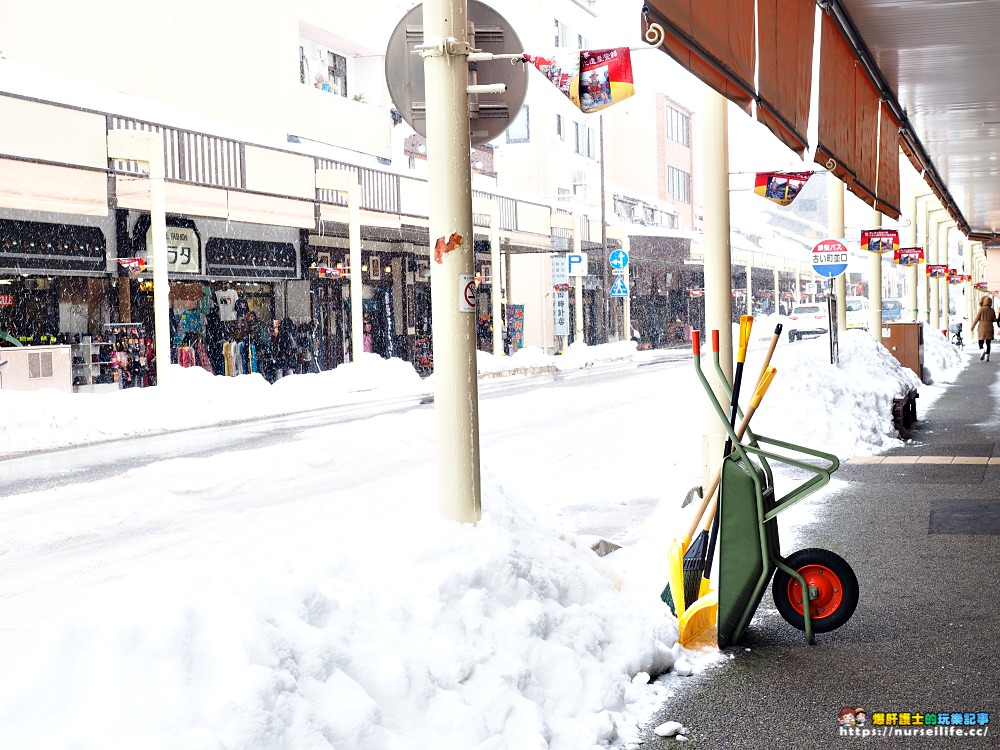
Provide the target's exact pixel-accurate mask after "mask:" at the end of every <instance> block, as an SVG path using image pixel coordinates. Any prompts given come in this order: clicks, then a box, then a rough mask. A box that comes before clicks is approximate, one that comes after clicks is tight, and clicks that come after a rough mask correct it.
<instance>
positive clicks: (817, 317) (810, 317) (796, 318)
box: [786, 302, 830, 341]
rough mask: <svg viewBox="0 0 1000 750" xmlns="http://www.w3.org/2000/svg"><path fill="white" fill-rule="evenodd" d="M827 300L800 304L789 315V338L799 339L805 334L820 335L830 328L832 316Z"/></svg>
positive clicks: (791, 339)
mask: <svg viewBox="0 0 1000 750" xmlns="http://www.w3.org/2000/svg"><path fill="white" fill-rule="evenodd" d="M826 310H827V307H826V302H816V303H814V304H809V305H798V306H796V307H795V308H793V309H792V312H791V314H790V315H789V316H788V324H787V326H786V327H787V330H788V340H789V341H797V340H798V339H800V338H802V337H803V336H818V335H820V334H821V333H826V332H827V331H828V330H830V316H829V314H827V311H826Z"/></svg>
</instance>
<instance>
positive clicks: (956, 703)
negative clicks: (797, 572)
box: [643, 352, 1000, 750]
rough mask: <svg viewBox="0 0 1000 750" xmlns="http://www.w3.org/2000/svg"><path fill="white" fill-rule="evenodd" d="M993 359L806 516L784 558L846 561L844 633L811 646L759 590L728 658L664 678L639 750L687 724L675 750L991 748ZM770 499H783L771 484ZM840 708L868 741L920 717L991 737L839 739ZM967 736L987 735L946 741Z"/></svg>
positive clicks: (999, 426) (996, 370) (852, 463)
mask: <svg viewBox="0 0 1000 750" xmlns="http://www.w3.org/2000/svg"><path fill="white" fill-rule="evenodd" d="M995 354H996V356H994V357H993V359H994V361H993V362H988V363H987V362H980V361H979V359H978V357H976V358H975V359H974V360H973V361H972V362H970V363H969V366H968V368H967V369H966V370H965V371H964V372H962V373H961V374H960V376H959V377H958V379H957V382H956V383H955V384H954V385H953V386H951V387H949V388H948V389H947V391H946V392H945V393H944V394H942V395H941V396H940V397H939V399H938V400H937V402H936V403H935V404H934V406H933V407H932V408H931V409H930V410H929V412H928V413H926V414H925V413H923V412H922V410H921V408H920V401H919V399H918V401H917V418H918V423H917V424H916V426H915V428H914V432H913V435H912V441H911V443H910V444H908V445H906V447H902V448H898V449H895V450H893V451H891V452H889V453H888V454H886V455H885V456H882V457H876V459H874V460H861V459H854V460H848V461H846V462H844V463H843V464H842V465H841V468H840V470H839V471H838V472H837V473H836V474H835V475H834V478H835V480H839V482H838V483H837V484H836V486H834V487H832V488H831V489H830V490H829V491H828V493H827V494H826V495H825V496H824V497H823V499H821V500H820V499H816V500H815V501H814V500H813V498H807V499H806V500H804V501H803V504H805V503H810V504H812V505H813V506H814V507H815V508H816V510H817V512H816V521H815V522H814V523H812V524H810V525H808V526H806V527H804V528H802V529H801V530H800V531H799V532H798V536H799V538H800V539H801V540H802V542H803V543H801V544H797V545H794V546H791V545H789V544H787V543H786V544H784V546H783V552H784V553H785V554H788V553H790V552H792V551H794V550H795V549H798V548H800V547H825V548H827V549H831V550H833V551H835V552H837V553H838V554H840V555H842V556H843V557H844V558H845V559H846V560H847V561H848V562H849V563H850V564H851V565H852V567H853V568H854V571H855V573H856V574H857V577H858V581H859V585H860V591H861V599H860V602H859V604H858V608H857V611H856V612H855V614H854V616H853V618H852V619H851V620H850V621H849V622H848V623H847V624H846V625H844V626H843V627H842V628H840V629H839V630H836V631H833V632H831V633H825V634H822V633H821V634H819V635H817V637H816V640H817V644H816V645H815V646H809V645H807V644H806V642H805V637H804V634H803V633H802V632H801V631H798V630H795V629H793V628H792V627H791V626H790V625H788V624H787V623H785V621H784V620H783V619H781V617H780V615H778V613H777V611H776V610H775V609H774V605H773V603H772V600H771V595H770V587H769V590H768V593H767V594H766V595H765V597H764V599H763V601H762V602H761V604H760V607H759V608H758V610H757V614H756V616H755V618H754V620H753V621H752V622H751V624H750V627H749V628H748V630H747V633H746V635H745V636H744V638H743V641H742V642H741V643H740V644H738V645H737V646H734V647H731V648H729V649H727V650H726V655H727V656H730V657H732V658H731V659H724V660H721V661H720V663H719V664H718V665H717V666H713V667H712V668H710V669H708V670H706V671H705V672H703V673H700V674H698V675H696V676H694V677H690V678H687V679H680V678H672V682H671V684H672V685H673V686H676V695H675V696H674V697H673V698H671V699H669V700H668V701H667V702H666V704H665V705H664V706H663V708H662V710H661V711H660V713H659V714H658V715H657V716H656V717H654V719H653V721H652V722H651V723H650V725H649V726H648V728H647V737H646V739H645V741H644V743H643V748H644V749H646V750H650V749H653V748H668V747H670V748H674V747H677V745H676V744H675V743H676V740H674V739H665V738H660V737H657V736H655V735H654V734H653V731H652V730H653V728H654V727H656V726H657V725H659V724H661V723H663V722H664V721H668V720H673V721H679V722H681V723H682V724H684V726H685V727H686V728H687V730H688V734H687V737H688V739H689V740H690V741H689V742H688V743H686V744H685V745H683V746H684V747H692V748H694V747H703V748H760V747H765V748H773V749H774V750H779V749H780V750H795V749H798V748H801V749H802V750H815V749H816V748H830V747H841V746H844V747H847V746H850V745H851V744H852V743H857V744H855V745H853V746H855V747H865V748H911V747H923V748H939V747H951V746H962V747H969V748H974V747H979V748H987V747H990V748H992V747H1000V706H998V704H1000V695H998V688H1000V671H998V667H1000V658H998V648H997V646H998V635H997V633H998V628H1000V596H998V592H997V586H996V582H997V579H998V577H1000V448H998V438H1000V405H998V398H997V396H998V393H997V391H998V389H1000V352H996V353H995ZM777 489H778V491H779V493H781V492H783V491H787V489H786V488H783V487H782V485H781V483H780V480H779V481H778V487H777ZM817 498H818V496H817ZM791 512H794V511H790V513H791ZM780 520H781V517H780V516H779V521H780ZM783 534H784V532H783ZM783 539H784V536H783ZM846 707H851V708H858V707H861V708H864V709H865V710H866V711H867V715H868V724H867V727H866V728H867V729H868V730H877V731H880V732H881V731H885V730H884V729H883V728H882V727H875V726H873V723H872V720H873V718H874V715H875V714H879V713H883V714H884V713H893V714H897V715H898V716H897V721H901V720H909V721H910V722H913V721H915V715H916V714H921V716H923V715H925V714H929V713H934V714H937V713H939V712H940V713H944V712H948V713H949V717H948V718H949V720H950V718H951V717H950V714H951V713H952V712H961V713H968V712H976V713H983V712H988V713H989V715H990V716H989V718H990V720H991V721H993V722H996V726H990V727H989V734H988V735H987V736H986V737H985V738H982V737H979V738H973V737H966V738H961V739H960V738H957V737H954V736H948V735H945V736H940V735H939V736H932V737H915V736H877V737H873V736H869V737H867V738H862V737H860V736H858V737H842V736H840V729H839V726H838V718H839V715H840V711H841V709H843V708H846ZM962 721H964V719H962ZM968 728H974V729H976V730H977V731H979V730H981V729H982V727H979V726H977V727H966V726H964V725H962V726H959V727H956V728H955V729H963V730H965V729H968ZM902 729H903V727H900V730H902ZM908 729H909V728H908ZM935 731H942V732H944V731H947V732H950V731H953V730H951V729H944V730H935Z"/></svg>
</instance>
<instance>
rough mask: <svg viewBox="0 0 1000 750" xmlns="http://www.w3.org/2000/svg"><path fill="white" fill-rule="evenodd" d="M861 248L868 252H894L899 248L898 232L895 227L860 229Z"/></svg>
mask: <svg viewBox="0 0 1000 750" xmlns="http://www.w3.org/2000/svg"><path fill="white" fill-rule="evenodd" d="M861 249H862V250H867V251H868V252H870V253H878V254H879V255H881V254H882V253H893V257H895V253H896V251H897V250H899V232H897V231H896V230H895V229H862V230H861Z"/></svg>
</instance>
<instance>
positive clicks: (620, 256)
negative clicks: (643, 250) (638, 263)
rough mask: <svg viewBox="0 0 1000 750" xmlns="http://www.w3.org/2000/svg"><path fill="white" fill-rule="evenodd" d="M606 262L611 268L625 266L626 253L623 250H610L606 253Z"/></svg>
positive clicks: (626, 261)
mask: <svg viewBox="0 0 1000 750" xmlns="http://www.w3.org/2000/svg"><path fill="white" fill-rule="evenodd" d="M608 263H610V264H611V267H612V268H618V269H621V268H625V267H626V266H627V265H628V253H626V252H625V251H624V250H612V251H611V254H610V255H608Z"/></svg>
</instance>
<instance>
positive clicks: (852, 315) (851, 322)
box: [844, 297, 869, 331]
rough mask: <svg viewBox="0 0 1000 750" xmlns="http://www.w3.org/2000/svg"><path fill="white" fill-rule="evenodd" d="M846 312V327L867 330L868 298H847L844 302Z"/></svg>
mask: <svg viewBox="0 0 1000 750" xmlns="http://www.w3.org/2000/svg"><path fill="white" fill-rule="evenodd" d="M844 307H845V308H846V310H847V327H848V328H863V329H864V330H866V331H867V330H868V316H869V313H868V298H867V297H848V298H847V299H846V300H845V301H844Z"/></svg>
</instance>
